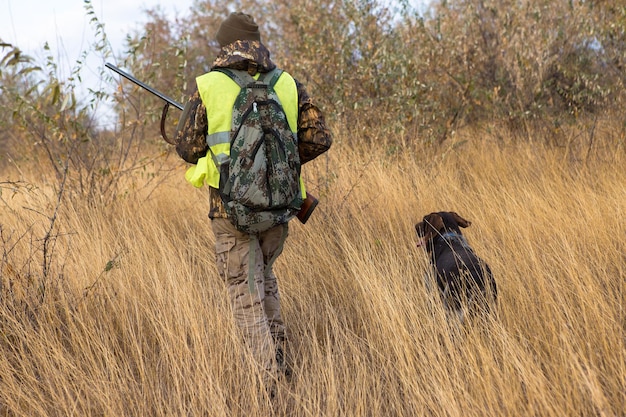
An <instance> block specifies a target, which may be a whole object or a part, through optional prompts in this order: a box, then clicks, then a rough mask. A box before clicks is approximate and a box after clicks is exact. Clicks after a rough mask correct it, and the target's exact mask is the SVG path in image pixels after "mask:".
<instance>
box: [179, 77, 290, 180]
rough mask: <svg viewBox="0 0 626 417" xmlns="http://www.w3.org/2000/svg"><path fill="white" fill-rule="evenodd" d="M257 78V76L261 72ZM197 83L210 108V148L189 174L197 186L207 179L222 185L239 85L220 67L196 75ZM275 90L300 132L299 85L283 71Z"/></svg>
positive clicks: (207, 109)
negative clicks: (221, 167) (221, 170)
mask: <svg viewBox="0 0 626 417" xmlns="http://www.w3.org/2000/svg"><path fill="white" fill-rule="evenodd" d="M255 78H258V74H257V76H256V77H255ZM196 84H197V85H198V92H199V93H200V98H201V99H202V103H203V104H204V106H205V107H206V111H207V120H208V125H209V129H208V133H207V138H206V139H207V144H208V145H209V149H210V150H209V151H208V152H207V155H206V160H204V159H205V158H200V159H201V160H199V161H198V166H196V167H192V168H193V169H190V171H193V172H188V173H187V175H186V177H187V180H188V181H189V182H191V183H192V184H193V185H194V186H202V183H204V182H206V183H207V184H208V185H209V186H211V187H213V188H219V169H218V166H219V165H220V164H222V163H223V162H226V161H228V158H229V157H230V139H231V138H230V134H231V127H232V116H233V106H234V104H235V100H236V99H237V96H238V95H239V92H240V89H239V86H238V85H237V83H235V82H234V81H233V80H231V79H230V77H228V76H227V75H226V74H223V73H221V72H218V71H211V72H208V73H206V74H204V75H201V76H199V77H197V78H196ZM274 91H276V95H278V98H279V100H280V102H281V104H282V106H283V109H284V111H285V114H286V115H287V121H288V123H289V127H290V129H291V131H292V132H293V133H294V134H297V131H298V89H297V87H296V83H295V81H294V79H293V78H292V77H291V75H289V74H287V73H286V72H283V73H282V75H281V76H280V78H279V79H278V81H277V82H276V85H275V86H274ZM211 162H212V163H211Z"/></svg>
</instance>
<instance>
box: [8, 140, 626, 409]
mask: <svg viewBox="0 0 626 417" xmlns="http://www.w3.org/2000/svg"><path fill="white" fill-rule="evenodd" d="M598 135H599V136H598V138H597V139H596V142H595V144H594V146H593V147H591V146H589V147H587V146H582V147H581V148H580V149H573V148H571V147H564V148H548V147H543V146H540V145H536V144H513V142H514V141H513V140H512V139H510V140H509V139H508V138H506V137H505V138H504V139H496V137H497V135H495V134H491V135H482V136H481V135H470V134H465V135H463V134H459V135H458V136H457V137H455V138H453V140H454V141H455V143H454V144H453V143H452V142H450V140H449V141H448V142H446V144H445V145H444V146H442V147H439V148H436V149H435V148H428V147H426V148H424V149H421V150H420V151H419V152H416V151H412V150H409V149H408V148H407V149H395V148H392V147H391V146H389V147H386V146H380V147H365V146H364V147H363V148H360V149H357V150H354V149H349V148H348V146H346V145H344V143H346V142H348V141H347V140H345V139H346V138H342V137H340V136H339V137H336V143H335V145H334V147H333V148H332V149H331V151H330V152H329V153H328V155H327V156H322V157H320V158H319V160H317V161H315V162H313V163H311V164H310V166H305V168H304V173H305V176H306V178H307V182H308V184H309V189H310V191H311V192H313V193H314V194H315V195H317V196H319V197H320V205H319V207H318V209H317V210H316V212H315V213H314V214H313V216H312V218H311V220H310V221H309V223H307V224H306V225H304V226H303V225H301V224H299V223H297V221H294V222H292V223H291V230H290V231H291V234H290V237H289V239H288V243H287V246H286V249H285V252H284V254H283V256H282V257H281V258H280V259H279V260H278V261H277V263H276V272H277V275H278V276H279V279H280V281H279V284H280V286H281V287H280V288H281V295H282V299H283V309H284V318H285V320H286V322H287V324H288V326H289V330H290V332H291V337H290V341H291V356H292V360H293V367H294V375H293V377H292V379H291V380H290V381H281V382H280V384H279V391H278V397H277V399H276V400H275V401H274V403H270V402H269V401H267V400H266V399H265V398H263V397H260V396H259V395H257V390H256V388H255V383H254V382H255V380H256V378H257V375H255V373H254V372H255V371H254V367H253V366H252V365H251V362H250V358H249V357H248V355H247V350H246V348H245V346H244V345H243V343H242V341H241V340H240V338H239V336H238V334H237V331H236V329H235V328H234V326H233V323H232V321H231V316H230V312H229V306H228V304H227V298H226V294H225V288H224V287H223V285H222V283H221V282H220V280H219V278H218V277H217V276H216V272H215V268H214V265H213V248H212V244H213V237H212V233H211V229H210V224H209V221H208V219H207V198H206V192H205V190H196V189H193V188H192V187H191V186H188V185H186V184H185V183H184V179H183V172H184V169H185V165H184V163H183V162H178V161H177V160H176V158H174V157H170V160H171V163H172V164H175V166H176V170H175V172H174V173H170V174H168V176H167V177H164V178H163V179H162V181H161V183H160V185H159V186H158V187H156V188H153V189H150V190H147V189H145V188H137V189H132V188H131V189H129V190H128V193H126V194H125V195H123V196H121V197H120V198H118V199H117V200H116V201H115V202H114V203H112V204H108V205H107V206H100V205H97V204H96V205H94V204H88V203H86V202H84V201H83V200H81V199H80V198H78V197H72V196H73V194H72V190H64V199H63V200H62V202H61V204H60V205H59V204H57V193H56V192H55V190H53V189H51V187H49V186H47V185H46V184H42V183H41V182H40V178H42V173H41V172H37V171H35V170H33V171H30V173H29V169H30V168H27V167H20V170H19V172H18V171H17V170H15V172H13V170H11V172H9V169H8V168H7V170H6V171H5V173H3V175H2V177H1V178H0V181H2V188H1V191H2V194H1V196H0V197H1V199H0V232H1V234H0V236H1V238H2V240H1V244H2V251H1V252H0V254H1V255H2V257H1V258H0V274H1V278H2V281H1V284H2V288H1V290H2V297H3V299H2V303H1V306H0V308H1V311H0V317H1V319H0V410H1V411H0V416H28V417H33V416H110V417H121V416H141V417H146V416H268V415H275V416H298V417H299V416H302V417H304V416H307V417H309V416H311V417H313V416H315V417H317V416H329V417H330V416H332V417H335V416H351V417H361V416H541V417H548V416H554V417H562V416H626V411H625V410H626V350H625V332H626V314H625V310H624V308H625V305H626V288H625V287H626V221H625V219H626V169H624V164H625V163H626V160H625V159H626V158H625V151H624V147H623V143H622V144H613V143H609V144H604V145H603V146H605V148H598V147H597V144H599V143H602V137H601V133H598ZM538 142H542V141H538ZM392 151H393V152H392ZM18 180H20V181H24V182H21V183H16V182H17V181H18ZM28 184H34V185H32V186H28ZM57 208H58V210H57ZM439 210H454V211H457V212H458V213H460V214H461V215H462V216H464V217H466V218H467V219H469V220H471V221H472V222H473V224H472V226H471V227H469V228H468V229H465V231H464V232H465V235H466V237H467V238H468V241H469V243H470V244H471V245H472V246H473V247H474V249H476V251H477V252H478V253H479V254H480V255H481V256H482V257H484V258H485V259H486V260H487V261H488V262H489V263H490V265H491V267H492V269H493V271H494V274H495V276H496V279H497V281H498V284H499V291H500V303H499V307H498V312H497V316H496V317H494V318H493V320H490V321H489V322H488V323H486V324H485V325H484V326H475V327H469V328H467V329H466V330H465V331H459V330H455V329H454V328H451V327H450V326H448V325H447V323H446V320H445V316H444V313H443V311H442V310H441V308H440V305H439V304H438V303H437V300H436V299H433V298H432V297H431V296H430V295H429V294H427V293H426V291H425V288H424V284H423V281H422V278H423V276H424V273H425V271H426V268H427V266H426V257H425V254H424V253H423V252H422V251H421V249H419V248H417V247H416V245H415V242H416V239H415V236H414V231H413V225H414V223H416V222H417V221H419V220H420V219H421V217H422V216H423V215H424V214H427V213H429V212H431V211H439ZM55 213H57V217H55V218H54V227H53V228H52V229H50V226H51V218H52V217H53V216H54V215H55ZM50 230H51V232H52V233H51V234H48V235H47V233H48V232H49V231H50Z"/></svg>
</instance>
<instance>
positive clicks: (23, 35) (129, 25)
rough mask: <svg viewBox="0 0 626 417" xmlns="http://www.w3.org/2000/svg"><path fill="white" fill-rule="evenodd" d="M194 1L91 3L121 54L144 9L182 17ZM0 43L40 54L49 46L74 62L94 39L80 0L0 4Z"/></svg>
mask: <svg viewBox="0 0 626 417" xmlns="http://www.w3.org/2000/svg"><path fill="white" fill-rule="evenodd" d="M192 3H193V0H92V1H91V4H92V5H93V9H94V11H95V13H96V16H97V17H98V19H99V20H100V22H101V23H104V24H105V31H106V33H107V36H108V37H109V40H110V42H111V44H112V45H113V52H114V54H119V53H120V52H122V49H121V48H122V43H123V40H124V38H125V36H126V34H128V33H129V32H131V31H132V30H133V29H135V28H138V27H139V25H140V24H141V23H142V22H145V20H146V19H145V13H144V11H145V10H146V9H149V8H150V9H151V8H154V7H157V6H159V7H161V9H162V10H164V11H165V12H166V13H168V15H169V16H171V17H172V18H173V17H174V16H175V15H176V14H178V15H184V14H186V13H187V12H188V10H189V8H190V7H191V5H192ZM0 39H2V40H3V41H5V42H8V43H11V44H13V45H16V46H19V47H20V49H22V50H24V51H25V52H27V53H28V52H30V53H31V54H33V53H34V51H37V50H42V49H43V45H44V42H46V41H47V42H48V43H49V44H50V46H51V47H52V49H53V51H55V52H56V51H58V52H60V55H61V56H67V57H68V58H69V59H70V60H75V58H77V57H78V56H79V54H80V52H81V51H82V50H84V49H86V48H87V47H88V46H89V45H90V44H91V43H92V42H93V40H94V39H95V36H94V29H93V28H92V26H91V25H90V23H89V18H88V16H87V12H86V10H85V3H84V1H83V0H0Z"/></svg>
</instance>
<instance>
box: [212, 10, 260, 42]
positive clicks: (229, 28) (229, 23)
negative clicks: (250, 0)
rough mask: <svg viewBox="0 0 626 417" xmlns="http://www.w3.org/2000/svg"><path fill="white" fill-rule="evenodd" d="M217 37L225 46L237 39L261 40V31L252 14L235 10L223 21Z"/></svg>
mask: <svg viewBox="0 0 626 417" xmlns="http://www.w3.org/2000/svg"><path fill="white" fill-rule="evenodd" d="M215 39H217V41H218V42H219V44H220V46H222V47H224V46H226V45H228V44H230V43H233V42H235V41H243V40H250V41H261V33H260V32H259V26H258V25H257V24H256V23H255V22H254V18H253V17H252V16H250V15H249V14H245V13H241V12H235V13H231V14H230V16H228V17H227V18H226V20H224V21H223V22H222V24H221V25H220V28H219V29H218V30H217V33H216V34H215Z"/></svg>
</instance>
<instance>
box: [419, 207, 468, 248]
mask: <svg viewBox="0 0 626 417" xmlns="http://www.w3.org/2000/svg"><path fill="white" fill-rule="evenodd" d="M471 224H472V222H470V221H469V220H465V219H464V218H463V217H461V216H459V215H458V214H457V213H455V212H453V211H440V212H437V213H430V214H427V215H426V216H424V218H423V219H422V221H421V222H419V223H417V224H416V225H415V232H416V233H417V237H418V239H419V240H418V242H417V246H418V247H419V246H426V247H428V246H427V245H426V244H427V243H428V242H430V241H432V240H433V239H434V238H435V237H436V236H439V235H442V234H444V233H446V232H454V233H458V234H462V233H461V229H460V228H459V227H468V226H469V225H471Z"/></svg>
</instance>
